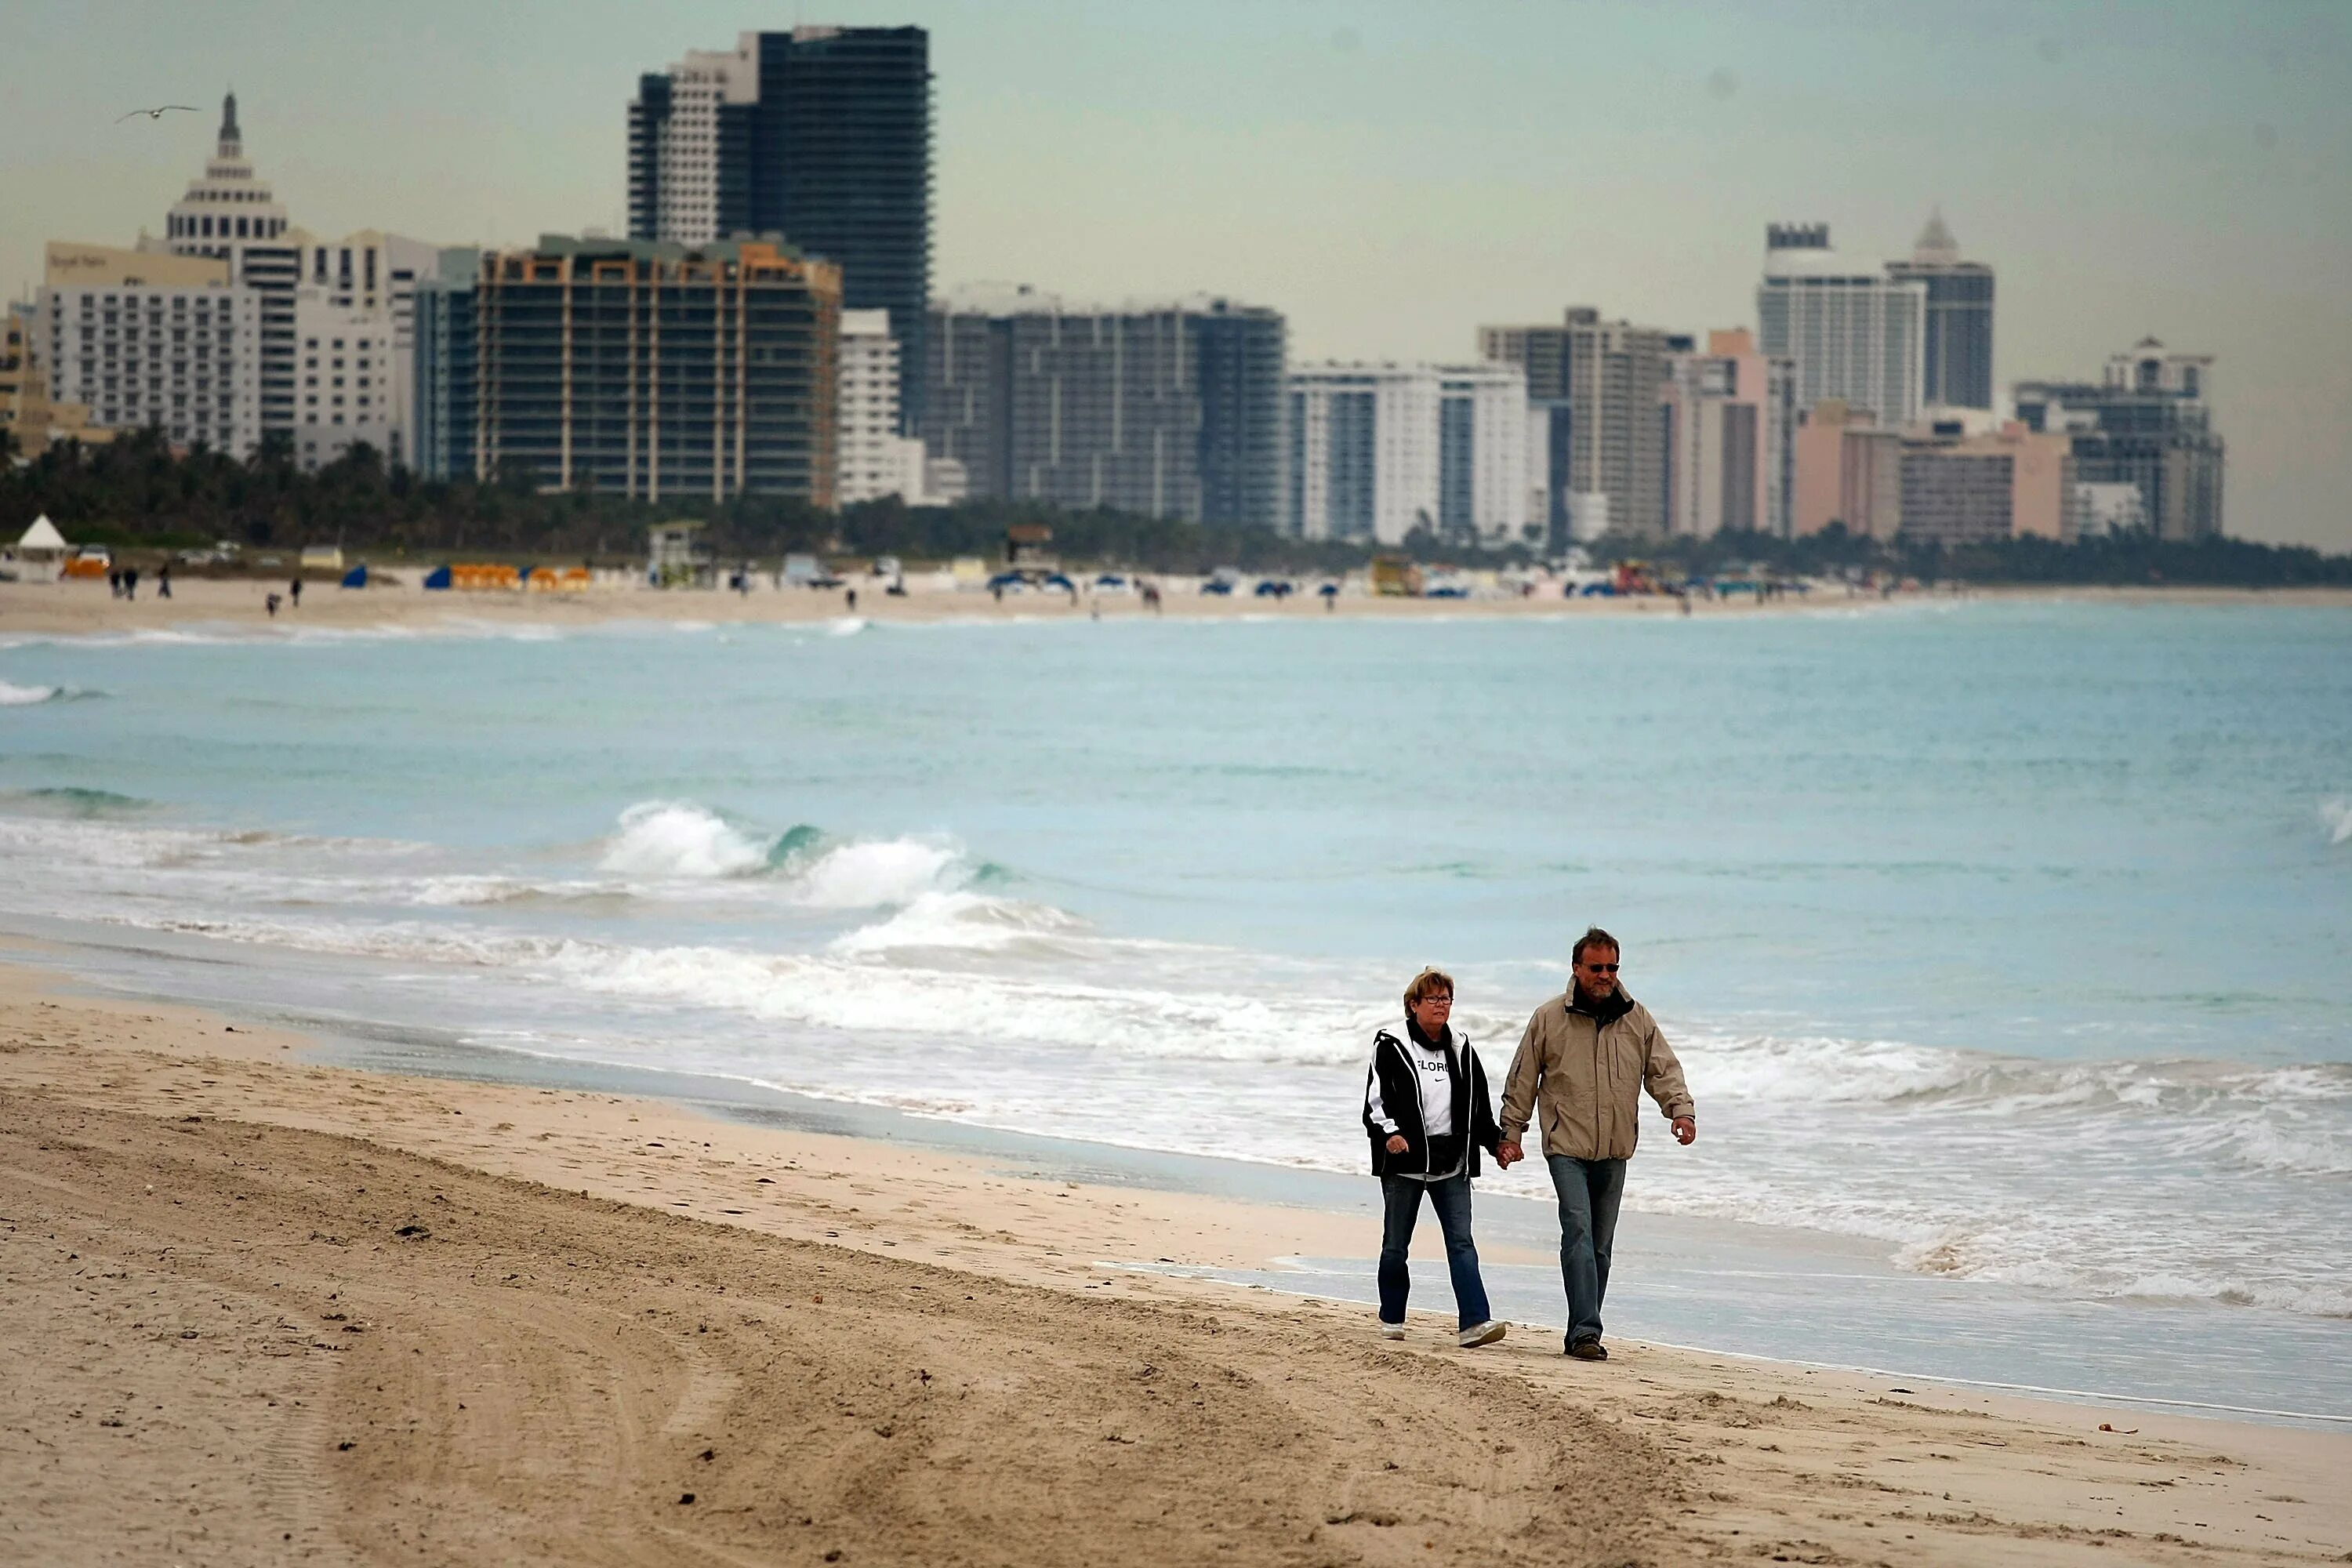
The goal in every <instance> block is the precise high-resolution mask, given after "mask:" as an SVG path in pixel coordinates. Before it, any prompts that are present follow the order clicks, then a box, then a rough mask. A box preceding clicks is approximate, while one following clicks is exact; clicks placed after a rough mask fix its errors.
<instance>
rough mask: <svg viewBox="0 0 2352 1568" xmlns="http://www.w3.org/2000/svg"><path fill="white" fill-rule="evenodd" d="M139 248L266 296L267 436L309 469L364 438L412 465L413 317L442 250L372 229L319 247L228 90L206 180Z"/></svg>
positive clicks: (261, 327)
mask: <svg viewBox="0 0 2352 1568" xmlns="http://www.w3.org/2000/svg"><path fill="white" fill-rule="evenodd" d="M140 249H142V251H145V250H168V251H170V252H172V253H174V254H176V255H180V256H187V257H207V258H215V259H218V260H220V261H223V262H225V263H226V265H227V267H228V268H229V273H230V276H231V278H232V279H234V280H235V282H236V284H237V285H238V286H239V287H241V288H243V289H247V290H248V291H251V292H252V293H254V294H255V295H256V296H257V299H258V301H259V310H258V314H257V326H256V330H255V338H254V341H253V345H252V352H251V353H250V355H249V356H248V357H250V358H252V359H254V360H255V361H256V362H257V365H258V374H259V377H260V416H259V417H260V433H261V434H262V435H265V436H267V435H275V436H278V437H283V438H284V439H286V440H288V441H289V442H290V444H291V446H292V447H293V450H294V452H295V455H296V457H297V458H298V460H299V461H300V462H301V463H302V465H303V466H304V467H306V468H316V467H318V466H319V465H320V464H321V463H325V462H331V461H332V460H334V459H335V458H337V457H340V456H341V454H342V453H343V452H344V451H345V450H346V449H347V448H348V447H350V446H351V445H352V443H353V442H355V441H365V442H366V443H367V444H368V445H370V446H372V447H375V448H376V450H377V451H379V452H381V453H382V454H383V458H384V460H385V462H386V463H388V464H405V463H407V462H408V461H410V459H411V458H412V456H413V454H412V452H411V450H410V447H411V445H412V443H411V440H410V437H409V431H408V426H409V421H410V418H411V408H410V405H411V403H412V402H413V398H412V396H411V389H410V370H411V366H412V365H413V363H414V355H415V338H414V325H413V314H412V313H413V310H414V309H415V288H416V283H417V281H418V280H419V279H424V278H429V277H431V276H432V275H433V272H434V269H435V267H436V264H437V258H438V256H439V251H438V249H437V247H434V246H430V245H427V244H425V243H424V242H423V241H421V240H414V239H404V238H402V237H398V236H396V235H387V234H383V233H381V232H379V231H377V230H374V229H365V230H362V231H361V232H360V233H358V234H354V235H352V236H350V237H347V238H344V239H340V240H322V239H320V237H317V236H315V235H313V234H310V232H308V231H307V230H304V229H302V228H299V227H298V226H295V225H294V224H293V222H292V221H291V220H290V219H289V216H288V215H287V210H286V208H285V206H284V205H283V204H281V203H280V202H278V199H277V197H276V195H275V194H274V193H273V192H272V190H271V188H270V186H269V184H268V182H266V181H264V180H262V179H260V178H259V177H258V176H257V174H255V173H254V167H253V163H252V161H251V160H250V159H248V158H247V157H246V155H245V142H244V132H242V131H241V130H240V128H239V127H238V125H237V120H236V94H234V93H231V94H229V95H228V96H227V97H226V98H225V99H224V100H222V103H221V125H220V131H219V133H218V138H217V141H216V142H215V147H214V151H213V155H212V156H211V157H210V158H209V159H207V160H206V161H205V171H204V173H203V174H201V175H199V176H197V177H196V178H195V179H194V180H192V181H190V182H189V184H188V188H187V190H186V191H185V193H184V194H183V195H181V197H180V199H179V200H178V201H177V202H175V203H174V204H173V206H172V209H171V212H170V214H169V215H168V216H166V218H165V220H164V233H163V238H162V239H160V240H156V239H152V238H150V237H146V236H144V235H142V237H141V238H140ZM339 342H340V343H341V345H342V347H341V350H340V351H339V350H338V349H337V348H336V346H335V345H336V344H337V343H339ZM361 344H365V345H367V346H366V347H364V348H362V347H361V346H359V345H361ZM338 359H340V360H341V361H342V363H341V365H340V366H339V365H337V364H336V363H334V362H335V361H336V360H338ZM362 360H364V361H365V362H366V364H365V368H364V369H362V367H361V365H360V363H359V362H360V361H362Z"/></svg>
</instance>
